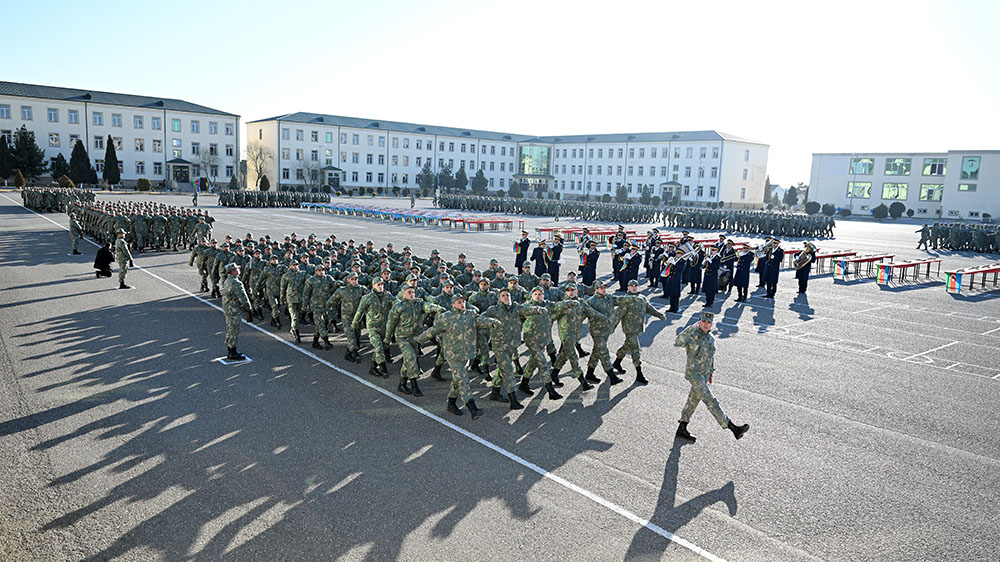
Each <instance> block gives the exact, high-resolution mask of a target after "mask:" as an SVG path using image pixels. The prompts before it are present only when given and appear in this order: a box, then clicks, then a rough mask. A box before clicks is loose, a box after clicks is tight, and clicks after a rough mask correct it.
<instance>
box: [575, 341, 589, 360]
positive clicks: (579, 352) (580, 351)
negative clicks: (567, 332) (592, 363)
mask: <svg viewBox="0 0 1000 562" xmlns="http://www.w3.org/2000/svg"><path fill="white" fill-rule="evenodd" d="M576 354H577V355H579V356H580V357H581V358H583V357H586V356H588V355H590V353H589V352H587V351H584V350H583V348H582V347H580V344H576Z"/></svg>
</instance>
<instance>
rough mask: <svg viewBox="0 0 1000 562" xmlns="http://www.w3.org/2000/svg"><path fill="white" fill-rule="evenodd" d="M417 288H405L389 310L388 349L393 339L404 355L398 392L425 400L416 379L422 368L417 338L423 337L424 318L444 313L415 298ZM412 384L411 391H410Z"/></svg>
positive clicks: (386, 341) (436, 307)
mask: <svg viewBox="0 0 1000 562" xmlns="http://www.w3.org/2000/svg"><path fill="white" fill-rule="evenodd" d="M415 294H416V293H415V291H414V287H412V286H409V285H407V286H405V287H403V292H402V297H403V298H402V299H401V300H398V301H396V302H395V304H393V305H392V308H391V309H390V310H389V321H388V324H387V326H386V329H385V348H386V349H389V343H390V341H391V340H392V338H395V339H396V343H397V344H398V345H399V350H400V352H402V355H403V367H402V369H401V370H400V372H399V387H398V388H397V390H398V391H400V392H402V393H404V394H413V395H414V396H423V395H424V393H423V392H421V391H420V386H419V385H418V384H417V377H419V376H420V367H419V365H418V364H417V357H418V353H417V348H418V345H417V343H416V339H415V338H416V337H417V336H419V335H420V332H421V330H422V329H423V326H424V315H426V314H438V313H440V312H444V311H445V309H444V308H442V307H440V306H438V305H436V304H432V303H429V302H426V301H423V300H419V299H417V298H415ZM411 384H412V388H411Z"/></svg>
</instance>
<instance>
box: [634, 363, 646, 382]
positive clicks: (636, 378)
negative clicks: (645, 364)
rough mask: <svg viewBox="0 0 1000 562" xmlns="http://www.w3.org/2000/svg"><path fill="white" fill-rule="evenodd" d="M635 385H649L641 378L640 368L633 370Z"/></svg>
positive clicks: (644, 378)
mask: <svg viewBox="0 0 1000 562" xmlns="http://www.w3.org/2000/svg"><path fill="white" fill-rule="evenodd" d="M635 384H649V381H648V380H646V377H644V376H642V367H636V368H635Z"/></svg>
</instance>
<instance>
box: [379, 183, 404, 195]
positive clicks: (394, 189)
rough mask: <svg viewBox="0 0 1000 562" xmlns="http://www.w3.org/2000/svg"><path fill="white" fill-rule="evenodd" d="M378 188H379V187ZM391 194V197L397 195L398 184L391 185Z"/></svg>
mask: <svg viewBox="0 0 1000 562" xmlns="http://www.w3.org/2000/svg"><path fill="white" fill-rule="evenodd" d="M379 189H381V188H379ZM392 196H393V197H399V186H398V185H394V186H392Z"/></svg>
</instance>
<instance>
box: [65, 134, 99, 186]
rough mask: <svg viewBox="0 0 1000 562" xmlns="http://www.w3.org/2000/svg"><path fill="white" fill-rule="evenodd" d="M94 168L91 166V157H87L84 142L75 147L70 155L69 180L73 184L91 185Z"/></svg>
mask: <svg viewBox="0 0 1000 562" xmlns="http://www.w3.org/2000/svg"><path fill="white" fill-rule="evenodd" d="M93 170H94V168H93V167H91V165H90V156H88V155H87V147H86V146H84V143H83V141H80V142H77V143H76V144H75V145H73V152H71V153H70V155H69V174H68V175H69V179H71V180H73V183H75V184H76V185H80V184H82V183H90V177H91V172H93Z"/></svg>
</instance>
